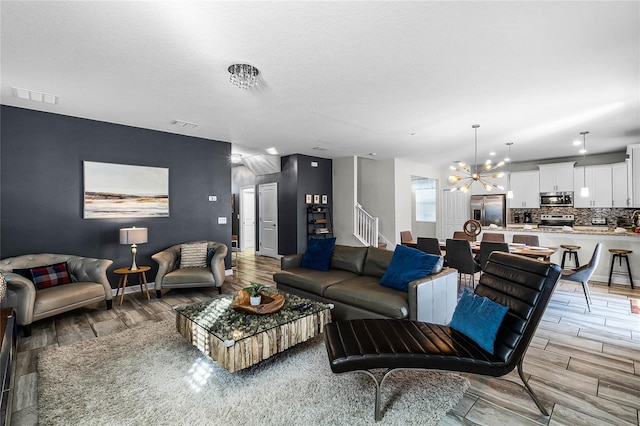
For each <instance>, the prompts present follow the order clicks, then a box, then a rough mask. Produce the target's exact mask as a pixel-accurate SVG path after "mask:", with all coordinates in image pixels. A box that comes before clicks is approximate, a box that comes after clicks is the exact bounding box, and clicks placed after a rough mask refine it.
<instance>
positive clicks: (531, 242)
mask: <svg viewBox="0 0 640 426" xmlns="http://www.w3.org/2000/svg"><path fill="white" fill-rule="evenodd" d="M513 242H514V243H517V244H526V245H528V246H535V247H538V246H539V245H540V239H539V238H538V236H537V235H524V234H514V236H513Z"/></svg>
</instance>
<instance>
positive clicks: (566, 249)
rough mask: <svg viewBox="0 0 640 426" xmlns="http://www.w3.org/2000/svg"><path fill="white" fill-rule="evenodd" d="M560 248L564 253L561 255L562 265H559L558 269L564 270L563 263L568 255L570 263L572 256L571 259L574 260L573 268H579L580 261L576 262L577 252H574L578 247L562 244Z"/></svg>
mask: <svg viewBox="0 0 640 426" xmlns="http://www.w3.org/2000/svg"><path fill="white" fill-rule="evenodd" d="M560 247H561V248H563V249H564V252H563V253H562V264H561V265H560V267H561V268H562V269H564V261H565V258H566V257H567V255H568V256H569V259H568V260H569V261H571V256H573V259H574V260H573V262H574V264H575V266H574V267H575V268H579V267H580V261H579V260H578V252H577V251H576V250H580V246H574V245H571V244H562V245H561V246H560Z"/></svg>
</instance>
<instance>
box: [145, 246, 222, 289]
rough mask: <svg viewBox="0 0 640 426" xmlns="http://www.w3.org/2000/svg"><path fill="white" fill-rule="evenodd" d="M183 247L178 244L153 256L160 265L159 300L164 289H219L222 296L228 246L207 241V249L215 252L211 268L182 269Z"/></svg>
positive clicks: (157, 285) (157, 279) (158, 278)
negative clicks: (181, 249)
mask: <svg viewBox="0 0 640 426" xmlns="http://www.w3.org/2000/svg"><path fill="white" fill-rule="evenodd" d="M181 246H182V244H176V245H173V246H171V247H169V248H167V249H165V250H163V251H161V252H159V253H156V254H154V255H153V256H151V258H152V259H153V260H155V261H156V262H157V263H158V273H157V275H156V282H155V289H156V296H157V297H158V299H160V298H162V289H163V288H189V287H218V293H220V294H221V293H222V283H223V282H224V276H225V273H224V259H225V257H226V256H227V246H226V245H224V244H222V243H217V242H214V241H207V248H213V249H214V250H215V251H214V253H213V257H212V258H211V267H206V268H180V248H181Z"/></svg>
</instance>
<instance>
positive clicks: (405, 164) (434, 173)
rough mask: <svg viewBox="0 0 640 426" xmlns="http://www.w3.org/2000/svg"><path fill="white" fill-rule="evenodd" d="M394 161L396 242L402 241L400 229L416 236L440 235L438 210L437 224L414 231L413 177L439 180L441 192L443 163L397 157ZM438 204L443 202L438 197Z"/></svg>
mask: <svg viewBox="0 0 640 426" xmlns="http://www.w3.org/2000/svg"><path fill="white" fill-rule="evenodd" d="M393 161H394V176H395V177H394V181H395V183H394V193H395V196H394V198H395V207H396V210H395V221H394V222H395V228H396V229H395V232H394V237H395V241H396V244H399V243H400V231H405V230H411V231H412V233H413V236H414V237H416V238H417V237H419V236H421V237H427V236H438V235H437V233H438V230H439V229H440V212H439V211H438V221H437V222H436V224H435V225H431V226H428V227H425V229H422V228H421V229H419V230H416V231H414V230H413V229H412V223H411V222H412V216H413V213H412V197H413V194H412V191H411V177H412V176H420V177H425V178H432V179H437V180H438V190H437V191H438V194H440V188H441V184H442V181H441V175H442V166H441V165H437V166H434V165H429V164H425V163H418V162H414V161H411V160H406V159H400V158H397V159H395V160H393ZM437 202H438V205H440V204H441V200H440V199H438V201H437ZM417 232H420V233H423V232H424V233H425V234H426V233H430V234H432V235H419V234H417Z"/></svg>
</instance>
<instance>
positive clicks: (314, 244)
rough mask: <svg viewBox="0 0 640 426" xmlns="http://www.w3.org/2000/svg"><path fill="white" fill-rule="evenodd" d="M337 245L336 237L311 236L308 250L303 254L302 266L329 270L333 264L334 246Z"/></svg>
mask: <svg viewBox="0 0 640 426" xmlns="http://www.w3.org/2000/svg"><path fill="white" fill-rule="evenodd" d="M335 245H336V239H335V237H332V238H310V239H309V242H308V243H307V251H305V252H304V254H303V255H302V261H301V262H300V266H302V267H303V268H309V269H317V270H318V271H328V270H329V265H330V264H331V255H332V254H333V247H334V246H335Z"/></svg>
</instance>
